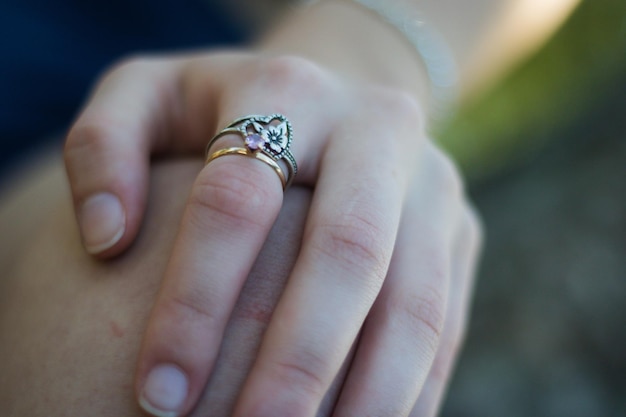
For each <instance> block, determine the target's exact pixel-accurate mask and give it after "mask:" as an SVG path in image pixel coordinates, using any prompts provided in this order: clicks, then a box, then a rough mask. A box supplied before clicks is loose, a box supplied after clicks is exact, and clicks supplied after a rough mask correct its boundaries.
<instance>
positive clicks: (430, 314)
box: [396, 288, 446, 356]
mask: <svg viewBox="0 0 626 417" xmlns="http://www.w3.org/2000/svg"><path fill="white" fill-rule="evenodd" d="M445 304H446V303H445V298H444V296H443V295H442V294H441V292H439V291H438V290H437V289H434V288H426V289H424V290H423V291H421V292H420V293H419V294H410V295H406V294H405V295H403V296H402V297H401V299H400V300H398V302H397V303H396V308H397V309H398V310H399V313H400V314H401V315H402V316H403V317H404V318H405V319H406V323H407V326H408V328H409V329H410V330H409V331H410V332H412V334H414V335H416V336H417V338H418V339H419V340H420V341H421V342H422V343H423V346H424V347H425V348H426V349H427V352H428V353H429V354H430V355H432V356H434V355H435V352H437V349H438V347H439V341H440V339H441V335H442V333H443V327H444V321H445Z"/></svg>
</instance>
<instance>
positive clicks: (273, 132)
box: [206, 113, 298, 189]
mask: <svg viewBox="0 0 626 417" xmlns="http://www.w3.org/2000/svg"><path fill="white" fill-rule="evenodd" d="M233 134H236V135H238V136H240V137H241V138H242V139H243V144H244V146H245V147H234V148H227V149H222V150H218V151H216V152H213V153H209V152H210V149H211V147H212V146H213V145H215V144H216V143H217V142H218V141H219V140H220V139H221V138H222V137H224V136H226V135H233ZM292 141H293V128H292V127H291V123H290V122H289V120H288V119H287V118H286V117H285V116H283V115H282V114H279V113H275V114H271V115H269V116H262V115H251V116H245V117H241V118H239V119H236V120H234V121H233V122H231V123H230V124H229V125H228V126H227V127H226V128H224V129H222V130H221V131H220V132H218V133H217V134H216V135H215V136H213V138H211V140H210V141H209V143H208V144H207V148H206V149H207V159H206V163H207V164H208V163H209V162H211V161H212V160H214V159H216V158H219V157H221V156H224V155H233V154H237V155H246V156H249V157H253V158H255V159H258V160H260V161H262V162H265V163H266V164H267V165H269V166H270V167H271V168H272V169H273V170H274V171H275V172H276V173H277V174H278V176H279V178H280V179H281V183H282V185H283V189H286V188H287V187H289V185H290V184H291V183H292V181H293V178H294V177H295V176H296V173H297V172H298V165H297V163H296V160H295V158H294V157H293V154H292V153H291V151H290V150H289V147H290V146H291V143H292ZM279 161H283V162H284V164H285V165H286V167H287V171H288V175H287V176H285V174H284V172H283V170H282V168H280V165H278V162H279ZM272 162H273V163H272Z"/></svg>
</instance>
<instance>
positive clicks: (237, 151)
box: [205, 147, 287, 191]
mask: <svg viewBox="0 0 626 417" xmlns="http://www.w3.org/2000/svg"><path fill="white" fill-rule="evenodd" d="M226 155H244V156H248V157H250V158H256V159H258V160H259V161H261V162H265V163H266V164H267V165H269V166H270V167H271V168H272V169H273V170H274V172H276V174H277V175H278V178H280V183H281V184H282V186H283V191H284V190H285V188H286V187H287V179H286V178H285V174H284V173H283V170H282V169H281V168H280V165H278V164H277V163H276V161H274V160H273V159H272V158H270V157H269V156H267V155H265V154H264V153H263V152H251V151H250V150H249V149H247V148H240V147H232V148H225V149H220V150H219V151H215V152H213V153H212V154H211V155H209V156H208V157H207V159H206V162H205V165H206V164H208V163H209V162H211V161H212V160H214V159H217V158H219V157H221V156H226Z"/></svg>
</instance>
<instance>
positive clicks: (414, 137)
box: [64, 2, 480, 417]
mask: <svg viewBox="0 0 626 417" xmlns="http://www.w3.org/2000/svg"><path fill="white" fill-rule="evenodd" d="M355 10H356V11H355ZM355 13H356V14H358V15H357V16H356V17H357V20H356V21H355V20H354V18H355ZM346 21H355V22H357V23H356V24H355V33H353V34H351V36H355V39H358V40H359V42H367V41H368V40H370V39H371V40H372V42H375V43H376V44H378V45H379V46H380V47H385V48H386V49H384V50H385V51H386V52H388V53H389V54H390V55H389V56H393V57H394V62H393V64H394V65H389V63H387V62H386V61H384V60H380V59H379V58H377V57H370V56H369V55H368V52H369V51H368V50H366V49H363V48H358V49H355V51H354V52H355V53H356V54H360V55H359V56H358V59H354V57H353V56H352V55H350V58H349V59H346V53H345V50H346V45H343V48H338V49H336V50H334V49H333V48H330V49H321V48H320V47H319V45H321V44H325V43H323V39H320V38H319V37H316V38H315V43H310V41H308V43H307V41H306V39H307V38H306V36H305V35H306V34H307V33H309V32H311V31H315V32H319V28H320V27H323V28H327V29H329V32H328V33H330V34H333V33H334V30H337V29H339V30H341V31H342V32H345V30H344V26H343V22H346ZM294 33H297V34H298V37H297V38H294V37H292V36H290V35H292V34H294ZM398 37H399V35H398V34H397V33H396V32H394V31H392V30H390V28H389V27H387V26H385V25H382V24H381V23H380V21H379V20H378V19H377V18H376V16H374V15H372V14H370V13H368V12H366V11H364V10H363V9H360V8H356V9H355V7H354V5H352V4H349V5H348V4H346V3H344V2H337V3H335V2H328V3H323V4H321V5H320V6H317V7H316V8H314V9H311V10H310V11H308V12H307V14H306V15H305V14H302V15H299V16H297V17H295V18H293V19H291V20H288V21H287V23H286V24H285V25H284V26H283V27H282V28H281V29H279V30H278V33H276V34H274V35H272V36H270V37H269V40H267V41H266V42H265V43H264V45H263V46H262V47H260V48H259V49H258V52H252V53H243V52H220V53H218V52H213V53H199V54H196V55H182V56H166V57H139V58H134V59H130V60H127V61H124V62H122V63H121V64H118V65H117V66H115V67H114V68H113V69H112V70H111V71H109V72H108V74H107V75H106V76H105V77H104V78H103V79H102V80H101V81H100V82H99V84H98V86H97V88H96V90H95V92H94V93H93V95H92V97H91V99H90V100H89V102H88V103H87V105H86V107H85V109H84V110H83V112H82V113H81V115H80V116H79V117H78V119H77V121H76V122H75V123H74V125H73V126H72V128H71V129H70V132H69V134H68V138H67V142H66V147H65V154H64V156H65V163H66V167H67V171H68V175H69V180H70V185H71V189H72V196H73V201H74V204H75V208H76V213H77V220H78V223H79V224H80V226H81V230H82V233H83V240H84V243H85V246H86V248H87V250H88V251H89V252H90V253H92V254H95V255H97V256H98V257H99V258H102V259H104V258H108V257H111V256H114V255H119V254H120V253H122V252H123V251H124V250H125V249H126V248H127V247H128V245H130V244H131V243H132V242H133V241H134V240H135V238H136V235H137V233H138V231H139V228H140V226H141V224H142V221H143V216H144V212H145V208H146V206H147V204H146V198H147V189H148V184H149V177H148V173H149V156H150V154H153V153H160V154H167V153H176V152H181V151H182V152H191V153H201V152H202V151H203V149H204V146H205V144H206V141H207V138H210V137H211V136H213V135H214V134H215V133H216V132H217V131H218V129H219V128H220V127H222V126H226V125H227V124H228V123H229V122H230V121H231V120H233V119H235V118H237V117H240V116H241V115H246V114H258V113H263V114H271V113H275V112H277V113H283V114H287V115H288V117H289V119H290V120H291V122H292V124H293V125H294V126H295V127H296V135H297V139H296V140H294V143H293V145H292V147H291V151H292V152H293V154H294V156H295V158H296V160H298V161H299V168H300V171H299V173H298V176H297V177H296V181H295V184H298V185H303V186H310V187H315V192H314V196H313V199H312V203H311V209H310V210H309V213H308V216H307V220H306V222H305V225H304V229H303V239H302V250H301V251H300V253H299V254H298V258H297V260H296V263H295V264H294V266H293V269H292V270H291V272H290V277H289V279H288V281H287V284H286V285H285V288H284V290H283V292H282V294H281V297H280V300H279V301H278V304H277V305H276V308H275V311H274V314H273V315H272V319H271V321H270V323H269V325H268V328H267V331H266V332H265V333H264V337H263V341H262V343H261V346H260V348H259V351H258V354H257V358H256V360H255V362H254V366H253V367H252V369H251V371H250V373H249V374H248V375H247V378H246V381H245V383H244V385H243V386H242V388H241V392H240V394H239V397H238V400H237V404H236V406H235V408H234V410H233V415H234V416H236V417H238V416H248V417H250V416H258V417H262V416H275V415H302V416H313V415H315V413H316V411H317V410H318V408H319V407H320V404H321V402H322V401H323V398H324V397H325V395H326V393H327V391H328V390H329V388H330V386H331V385H332V382H333V381H334V380H335V378H336V376H337V374H338V373H339V371H340V369H341V367H342V366H343V364H345V363H346V361H347V358H348V356H349V353H350V351H351V349H352V348H353V347H354V346H357V344H358V347H357V348H356V350H355V351H354V360H352V361H351V362H350V363H349V368H348V376H347V379H346V381H345V384H344V385H343V388H342V392H341V395H340V397H339V399H338V403H337V407H336V409H335V411H334V414H333V415H334V416H351V415H381V416H382V415H394V416H408V415H409V414H410V413H411V410H412V409H413V405H414V404H415V403H416V401H417V398H418V396H419V394H420V391H421V389H422V387H423V386H424V383H425V381H426V379H427V377H428V374H429V370H430V369H431V366H432V364H433V362H434V361H435V357H436V356H437V354H438V352H439V345H440V342H441V335H442V332H443V327H444V323H445V320H446V307H447V305H448V302H449V286H450V282H451V274H452V270H453V265H458V264H461V265H464V269H463V270H462V271H461V272H460V273H462V274H466V275H468V276H469V275H471V271H472V268H471V265H472V264H473V263H474V260H475V256H476V254H477V252H478V248H479V241H480V239H479V238H478V236H479V234H480V233H479V232H478V230H479V226H478V222H477V221H476V220H475V216H474V215H473V214H472V211H471V209H470V208H469V205H468V203H467V201H466V199H465V196H464V193H463V185H462V180H461V178H460V176H459V175H458V173H457V172H456V169H455V167H454V164H453V163H452V162H451V161H450V160H449V158H448V157H447V156H446V155H444V154H443V153H442V152H441V151H440V150H438V149H437V148H436V147H435V146H434V145H433V144H432V142H430V141H429V140H428V138H427V137H426V134H425V116H424V110H423V106H424V103H427V102H428V99H426V98H425V97H426V96H427V95H426V94H425V93H424V92H423V87H424V82H423V81H424V79H423V77H419V76H417V77H416V76H415V74H421V73H423V71H421V70H420V69H419V65H418V64H417V60H416V56H415V53H414V51H412V50H411V48H410V47H409V46H408V45H406V42H405V43H401V42H398ZM294 39H296V40H300V41H298V42H296V41H295V40H294ZM308 39H313V37H310V38H308ZM296 50H297V51H298V54H297V55H287V54H286V53H292V52H295V51H296ZM407 68H413V69H414V70H415V71H413V72H409V71H407ZM418 97H421V99H419V98H418ZM365 121H366V122H365ZM231 140H232V141H236V140H237V138H236V137H232V138H231ZM239 141H240V139H239ZM218 146H219V145H218ZM221 146H228V143H225V144H223V145H221ZM231 146H232V145H231ZM282 198H283V195H282V190H281V186H280V182H279V181H278V178H277V177H276V175H275V173H274V172H272V171H271V170H268V169H267V167H266V166H264V165H263V163H261V162H259V161H257V160H253V159H250V158H245V157H237V156H226V157H222V158H219V159H216V160H214V161H213V162H211V163H210V164H208V165H207V166H206V167H204V168H203V169H202V170H201V171H200V172H199V173H198V176H197V177H196V180H195V182H194V185H193V187H192V190H191V192H190V195H189V197H188V199H187V205H186V206H185V209H184V212H183V215H182V219H181V222H180V228H179V229H178V233H177V236H176V239H175V243H174V246H173V248H172V251H171V254H170V256H169V260H168V263H167V265H166V267H165V271H164V277H163V280H162V284H161V287H160V291H159V293H158V295H157V297H156V301H155V303H154V307H153V309H152V311H151V314H150V319H149V320H148V323H147V327H146V331H145V334H144V337H143V340H142V348H141V350H140V353H139V359H138V366H137V372H136V378H135V394H136V396H137V398H138V401H139V403H140V404H141V406H142V407H143V408H144V409H145V410H146V411H148V412H150V413H151V414H154V415H158V416H164V417H165V416H167V417H170V416H172V417H173V416H178V415H186V414H188V413H189V412H191V410H193V408H194V407H195V405H196V404H197V401H198V399H199V398H200V396H201V393H202V392H203V390H204V387H205V386H206V383H207V381H208V380H209V378H210V377H211V375H212V374H213V372H214V369H215V366H216V361H217V359H218V356H219V352H220V346H221V343H222V340H223V337H224V334H225V333H224V332H225V329H226V326H227V323H228V319H229V317H230V316H231V314H232V311H233V308H234V307H235V304H236V301H237V299H238V297H239V294H240V292H241V290H242V288H243V286H244V283H245V281H246V277H247V276H248V275H249V273H250V270H251V268H252V266H253V263H254V261H255V259H257V256H258V254H259V251H260V249H261V247H262V245H263V243H264V242H265V240H266V238H267V236H268V233H269V231H270V229H271V227H272V225H273V223H274V221H275V219H276V217H277V215H278V213H279V210H280V207H281V205H282ZM103 202H105V203H106V204H103ZM466 223H467V224H472V225H473V226H471V227H466V226H464V225H465V224H466ZM114 226H115V227H114ZM465 229H468V230H472V231H471V232H460V231H459V230H465ZM457 246H462V248H461V249H459V250H457V249H456V247H457ZM466 253H470V254H472V255H471V256H469V257H468V256H466V255H465V254H466ZM417 254H419V256H418V255H417ZM466 258H467V259H466ZM463 259H465V261H462V260H463ZM467 279H469V278H467ZM464 288H465V287H464ZM320 307H323V308H320ZM461 310H462V309H461ZM416 347H419V348H416ZM447 357H448V358H449V357H450V355H448V356H447ZM439 395H440V394H438V393H435V394H433V396H434V397H435V398H438V396H439ZM268 399H271V401H270V400H268ZM434 402H437V401H434Z"/></svg>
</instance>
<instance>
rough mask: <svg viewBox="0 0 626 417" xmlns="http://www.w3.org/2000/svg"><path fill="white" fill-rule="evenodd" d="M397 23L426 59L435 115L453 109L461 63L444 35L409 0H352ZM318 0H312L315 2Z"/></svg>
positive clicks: (398, 27) (424, 59) (442, 114)
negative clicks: (459, 64)
mask: <svg viewBox="0 0 626 417" xmlns="http://www.w3.org/2000/svg"><path fill="white" fill-rule="evenodd" d="M352 1H353V2H355V3H358V4H359V5H361V6H363V7H365V8H366V9H368V10H370V11H372V12H374V13H375V14H377V15H378V16H379V17H381V18H382V19H383V20H384V21H386V22H387V23H389V24H390V25H391V26H393V27H394V28H395V29H396V30H397V31H398V32H400V34H402V36H404V37H405V38H406V39H407V40H408V41H409V43H410V44H411V45H413V47H414V48H415V50H416V51H417V54H418V55H419V57H420V58H421V61H422V62H423V63H424V67H425V69H426V73H427V75H428V79H429V81H430V90H431V95H432V97H433V104H432V109H433V112H432V115H431V116H432V117H433V118H435V119H440V118H443V116H445V115H446V114H447V113H449V111H450V109H451V107H452V104H453V103H454V102H455V101H456V98H457V93H458V81H459V75H458V67H457V64H456V60H455V59H454V55H453V54H452V50H451V49H450V47H449V46H448V43H447V42H446V41H445V39H444V38H443V36H442V35H441V34H440V33H439V32H438V31H437V30H436V29H435V28H434V27H432V25H429V24H427V23H426V21H425V20H424V18H423V16H422V15H421V14H420V13H419V12H418V11H417V10H416V9H415V8H414V7H412V6H411V5H409V4H407V2H406V0H391V1H389V0H352ZM315 2H316V1H315V0H313V1H308V2H306V3H308V4H312V3H315Z"/></svg>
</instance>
